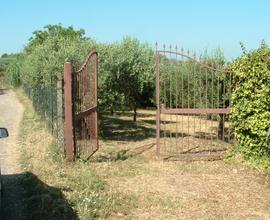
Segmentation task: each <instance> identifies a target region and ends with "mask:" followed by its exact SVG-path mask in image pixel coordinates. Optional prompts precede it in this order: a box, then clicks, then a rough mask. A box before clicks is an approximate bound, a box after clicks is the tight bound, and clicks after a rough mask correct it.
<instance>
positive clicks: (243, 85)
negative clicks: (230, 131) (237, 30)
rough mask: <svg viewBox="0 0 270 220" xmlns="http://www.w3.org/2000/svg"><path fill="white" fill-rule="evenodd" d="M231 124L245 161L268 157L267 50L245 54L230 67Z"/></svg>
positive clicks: (269, 89)
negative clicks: (231, 91)
mask: <svg viewBox="0 0 270 220" xmlns="http://www.w3.org/2000/svg"><path fill="white" fill-rule="evenodd" d="M231 68H232V71H233V76H234V91H233V94H232V121H233V125H234V127H235V134H236V139H237V141H238V149H239V150H240V151H241V152H242V153H243V154H244V155H245V156H246V157H247V158H257V157H268V158H269V157H270V86H269V85H270V48H269V47H268V46H267V45H265V44H264V43H263V44H262V45H261V47H260V48H259V49H258V50H255V51H251V52H250V53H244V55H243V56H242V57H240V58H238V59H237V60H235V61H234V62H233V63H232V65H231Z"/></svg>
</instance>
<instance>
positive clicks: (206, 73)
mask: <svg viewBox="0 0 270 220" xmlns="http://www.w3.org/2000/svg"><path fill="white" fill-rule="evenodd" d="M205 108H208V68H205ZM207 116H208V115H207V113H206V119H205V131H207V124H208V120H207ZM206 139H207V137H206V135H205V140H206Z"/></svg>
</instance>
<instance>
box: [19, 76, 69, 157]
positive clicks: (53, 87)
mask: <svg viewBox="0 0 270 220" xmlns="http://www.w3.org/2000/svg"><path fill="white" fill-rule="evenodd" d="M23 88H24V91H25V93H26V95H27V96H28V97H29V98H30V99H31V100H32V103H33V107H34V109H35V111H36V112H37V113H38V114H39V116H40V117H41V118H42V120H44V121H45V122H46V125H47V128H48V130H49V131H50V133H51V134H52V135H53V136H54V137H55V139H56V143H57V145H58V147H59V148H60V150H61V152H62V153H64V151H65V150H64V149H65V147H64V113H63V111H64V105H63V86H62V79H60V80H55V81H54V82H51V84H49V85H39V86H35V87H32V86H29V85H28V84H23Z"/></svg>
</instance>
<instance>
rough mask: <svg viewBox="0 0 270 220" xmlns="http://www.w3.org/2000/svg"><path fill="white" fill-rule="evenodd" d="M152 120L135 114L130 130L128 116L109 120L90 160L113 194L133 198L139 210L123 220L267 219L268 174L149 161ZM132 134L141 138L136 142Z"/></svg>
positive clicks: (232, 166) (221, 164)
mask: <svg viewBox="0 0 270 220" xmlns="http://www.w3.org/2000/svg"><path fill="white" fill-rule="evenodd" d="M154 116H155V115H154V114H153V111H146V110H144V111H140V114H139V117H138V122H137V123H134V125H133V126H132V125H131V124H132V123H133V122H132V117H131V116H130V115H129V114H122V115H116V116H114V117H112V116H108V118H110V119H111V120H108V121H107V122H109V123H110V125H109V126H108V127H109V129H110V130H109V131H110V132H109V133H107V136H105V137H104V138H103V139H102V140H101V149H100V151H99V152H98V153H97V154H96V155H95V156H94V158H92V161H93V163H92V166H93V167H95V169H96V171H97V172H98V173H100V174H101V175H102V176H103V177H104V178H105V179H106V181H108V182H109V183H110V185H111V186H112V187H113V188H116V189H118V190H120V191H122V192H125V193H131V194H135V195H136V197H137V198H138V207H137V208H136V209H134V210H133V211H132V212H131V213H130V214H129V215H127V216H125V218H127V219H265V220H266V219H270V209H269V207H268V206H269V204H270V184H269V180H270V174H269V172H267V171H259V170H254V169H252V168H249V167H246V166H244V165H240V164H237V163H229V162H225V161H222V160H221V161H212V162H209V161H195V162H190V161H188V162H187V161H171V162H168V161H163V160H160V159H158V158H156V157H155V156H154V155H155V146H152V147H150V146H151V143H153V142H154V141H155V138H154V136H155V123H154V122H155V118H154ZM167 117H168V116H167ZM169 117H170V116H169ZM169 117H168V118H169ZM190 119H191V120H198V118H195V119H194V118H192V117H190ZM167 120H168V119H167ZM173 120H174V119H173V117H172V121H173ZM201 121H203V119H202V120H201ZM178 123H179V125H180V123H181V122H180V121H179V122H178ZM203 123H204V124H207V123H208V124H209V126H210V125H211V126H212V125H214V122H212V123H211V122H205V121H204V122H203ZM216 125H217V124H216ZM167 126H168V125H167ZM105 127H106V126H105ZM127 127H131V129H129V130H127ZM142 127H144V129H145V131H146V132H143V131H142V130H143V128H142ZM112 128H113V129H112ZM207 128H209V127H207ZM135 131H137V132H138V133H143V135H142V136H144V138H143V139H141V137H138V138H137V136H136V135H134V133H135ZM129 132H130V135H129ZM109 135H111V136H109ZM203 141H204V140H202V141H201V142H200V145H202V143H203V144H204V143H205V142H203ZM179 143H181V142H179ZM182 143H183V142H182ZM146 146H149V148H147V147H146ZM180 146H181V144H180ZM182 146H183V145H182ZM221 146H223V147H224V144H223V143H222V145H221ZM215 147H216V146H215ZM225 147H227V145H226V144H225ZM138 149H139V150H138ZM142 149H144V150H142ZM138 152H139V153H138Z"/></svg>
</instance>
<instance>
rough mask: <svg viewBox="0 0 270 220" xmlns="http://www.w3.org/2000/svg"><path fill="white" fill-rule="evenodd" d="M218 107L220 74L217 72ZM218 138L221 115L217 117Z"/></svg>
mask: <svg viewBox="0 0 270 220" xmlns="http://www.w3.org/2000/svg"><path fill="white" fill-rule="evenodd" d="M217 107H218V108H219V74H217ZM217 118H218V119H217V140H218V139H219V138H218V134H219V120H220V119H219V117H217Z"/></svg>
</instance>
